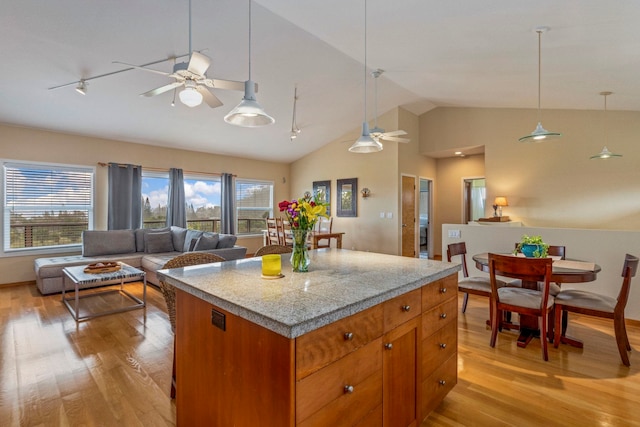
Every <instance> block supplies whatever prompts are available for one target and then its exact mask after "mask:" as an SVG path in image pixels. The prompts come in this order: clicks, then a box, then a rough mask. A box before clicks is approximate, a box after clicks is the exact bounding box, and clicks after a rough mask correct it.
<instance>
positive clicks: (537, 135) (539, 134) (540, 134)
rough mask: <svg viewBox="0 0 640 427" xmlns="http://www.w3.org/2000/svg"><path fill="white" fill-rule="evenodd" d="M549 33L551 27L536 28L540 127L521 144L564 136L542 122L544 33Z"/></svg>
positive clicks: (526, 136)
mask: <svg viewBox="0 0 640 427" xmlns="http://www.w3.org/2000/svg"><path fill="white" fill-rule="evenodd" d="M547 31H549V27H538V28H536V33H538V125H537V126H536V128H535V129H534V130H533V132H531V133H530V134H529V135H525V136H523V137H522V138H519V139H518V141H520V142H530V141H535V142H540V141H543V140H545V139H548V138H552V137H557V136H562V134H561V133H558V132H551V131H548V130H546V129H545V128H543V127H542V122H541V121H540V75H541V68H542V66H541V63H542V54H541V52H542V48H541V47H542V46H541V45H542V42H541V38H542V33H545V32H547Z"/></svg>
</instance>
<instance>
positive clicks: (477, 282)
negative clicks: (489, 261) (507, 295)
mask: <svg viewBox="0 0 640 427" xmlns="http://www.w3.org/2000/svg"><path fill="white" fill-rule="evenodd" d="M466 255H467V245H466V243H465V242H458V243H450V244H449V245H448V246H447V261H449V262H451V259H452V258H453V257H455V256H460V263H461V265H462V276H463V278H462V279H460V280H458V291H459V292H463V293H464V299H463V300H462V312H463V313H464V312H466V311H467V303H468V302H469V294H473V295H480V296H483V297H487V298H489V297H491V280H490V279H489V278H488V277H482V276H477V277H476V276H474V277H469V271H468V270H467V256H466ZM497 283H498V286H499V287H502V286H506V283H505V282H504V281H502V280H498V282H497Z"/></svg>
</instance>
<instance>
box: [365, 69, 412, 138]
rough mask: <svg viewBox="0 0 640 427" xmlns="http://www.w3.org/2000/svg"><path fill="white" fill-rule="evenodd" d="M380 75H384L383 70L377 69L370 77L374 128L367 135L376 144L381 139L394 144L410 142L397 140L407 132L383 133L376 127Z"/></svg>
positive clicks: (382, 130)
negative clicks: (373, 82)
mask: <svg viewBox="0 0 640 427" xmlns="http://www.w3.org/2000/svg"><path fill="white" fill-rule="evenodd" d="M382 73H384V70H381V69H380V68H378V69H377V70H373V71H372V72H371V75H372V76H373V78H375V97H376V99H375V104H374V105H375V122H374V126H373V128H372V129H370V130H369V135H371V138H373V139H374V140H375V141H376V142H380V140H381V139H384V140H387V141H394V142H411V140H410V139H407V138H398V137H399V136H400V135H406V134H407V132H405V131H403V130H394V131H391V132H385V131H384V129H381V128H379V127H378V77H380V76H381V75H382Z"/></svg>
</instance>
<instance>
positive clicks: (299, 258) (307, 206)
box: [278, 192, 328, 273]
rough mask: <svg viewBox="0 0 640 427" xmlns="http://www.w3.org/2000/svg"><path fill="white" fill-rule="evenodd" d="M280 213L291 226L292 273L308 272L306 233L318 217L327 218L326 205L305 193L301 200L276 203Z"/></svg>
mask: <svg viewBox="0 0 640 427" xmlns="http://www.w3.org/2000/svg"><path fill="white" fill-rule="evenodd" d="M278 207H279V208H280V212H284V214H285V215H286V217H287V220H288V221H289V224H291V232H292V234H293V252H291V267H292V268H293V271H294V272H302V273H303V272H306V271H309V263H310V259H309V254H308V252H307V233H309V232H310V231H311V230H313V226H314V225H315V224H316V222H317V221H318V219H319V218H320V217H325V218H328V216H327V203H326V202H322V201H320V200H319V199H318V198H317V197H312V196H311V194H310V193H308V192H307V193H305V195H304V196H303V197H302V198H299V199H294V200H291V201H287V200H283V201H282V202H280V203H278Z"/></svg>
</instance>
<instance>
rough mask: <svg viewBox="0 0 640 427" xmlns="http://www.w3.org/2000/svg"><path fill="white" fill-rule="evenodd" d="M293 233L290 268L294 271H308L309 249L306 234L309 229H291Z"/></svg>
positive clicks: (309, 261)
mask: <svg viewBox="0 0 640 427" xmlns="http://www.w3.org/2000/svg"><path fill="white" fill-rule="evenodd" d="M291 233H292V235H293V252H291V268H292V269H293V272H294V273H306V272H307V271H309V264H310V263H311V260H310V259H309V250H308V249H307V234H308V233H309V230H291Z"/></svg>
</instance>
